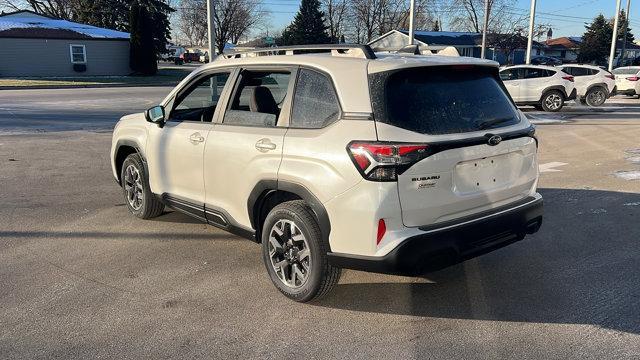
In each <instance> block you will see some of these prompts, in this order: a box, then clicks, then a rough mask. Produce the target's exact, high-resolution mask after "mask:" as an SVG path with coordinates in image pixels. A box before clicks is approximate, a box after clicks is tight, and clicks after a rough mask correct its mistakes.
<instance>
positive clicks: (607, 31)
mask: <svg viewBox="0 0 640 360" xmlns="http://www.w3.org/2000/svg"><path fill="white" fill-rule="evenodd" d="M585 28H586V29H587V31H586V32H585V33H584V35H582V43H581V44H580V54H579V55H578V61H579V62H583V63H596V64H604V63H605V62H606V59H607V57H608V56H609V50H610V48H611V37H612V36H613V26H611V24H610V23H609V22H608V21H607V19H605V17H604V16H603V15H602V14H600V15H598V16H596V18H595V19H593V22H592V23H591V24H589V25H587V26H585Z"/></svg>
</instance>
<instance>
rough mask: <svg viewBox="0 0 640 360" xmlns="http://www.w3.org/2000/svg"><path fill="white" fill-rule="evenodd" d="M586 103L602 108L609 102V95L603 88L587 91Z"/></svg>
mask: <svg viewBox="0 0 640 360" xmlns="http://www.w3.org/2000/svg"><path fill="white" fill-rule="evenodd" d="M584 100H585V102H586V104H587V105H589V106H600V105H602V104H604V102H605V101H606V100H607V93H606V92H605V91H604V89H603V88H601V87H595V88H593V89H591V90H589V91H587V95H586V96H585V99H584Z"/></svg>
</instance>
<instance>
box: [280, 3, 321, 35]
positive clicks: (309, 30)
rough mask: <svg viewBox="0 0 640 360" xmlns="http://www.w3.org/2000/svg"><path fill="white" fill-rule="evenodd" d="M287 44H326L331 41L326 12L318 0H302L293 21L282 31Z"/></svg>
mask: <svg viewBox="0 0 640 360" xmlns="http://www.w3.org/2000/svg"><path fill="white" fill-rule="evenodd" d="M282 41H283V43H284V44H285V45H309V44H326V43H329V42H330V39H329V35H328V34H327V26H326V25H325V24H324V13H323V12H322V11H320V2H319V1H318V0H302V2H301V3H300V9H299V10H298V13H297V14H296V17H295V18H294V19H293V22H292V23H291V24H290V25H289V26H287V28H286V29H284V31H283V32H282Z"/></svg>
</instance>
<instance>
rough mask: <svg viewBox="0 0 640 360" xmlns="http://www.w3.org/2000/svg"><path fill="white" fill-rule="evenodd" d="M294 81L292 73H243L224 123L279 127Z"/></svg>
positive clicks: (246, 71)
mask: <svg viewBox="0 0 640 360" xmlns="http://www.w3.org/2000/svg"><path fill="white" fill-rule="evenodd" d="M290 79H291V72H289V71H252V70H243V71H242V73H241V74H240V79H239V80H238V85H237V87H236V90H235V92H234V94H233V96H232V98H231V103H230V105H229V108H228V109H227V111H226V112H225V114H224V120H223V123H224V124H231V125H243V126H264V127H274V126H276V124H277V123H278V117H279V116H280V111H281V110H282V105H283V103H284V100H285V98H286V97H287V89H288V87H289V80H290Z"/></svg>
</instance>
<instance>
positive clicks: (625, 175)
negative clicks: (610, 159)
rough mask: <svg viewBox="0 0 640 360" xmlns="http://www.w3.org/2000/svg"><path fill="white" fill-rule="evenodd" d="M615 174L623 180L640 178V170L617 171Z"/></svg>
mask: <svg viewBox="0 0 640 360" xmlns="http://www.w3.org/2000/svg"><path fill="white" fill-rule="evenodd" d="M613 175H615V176H616V177H618V178H620V179H623V180H640V171H616V172H615V173H613Z"/></svg>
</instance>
